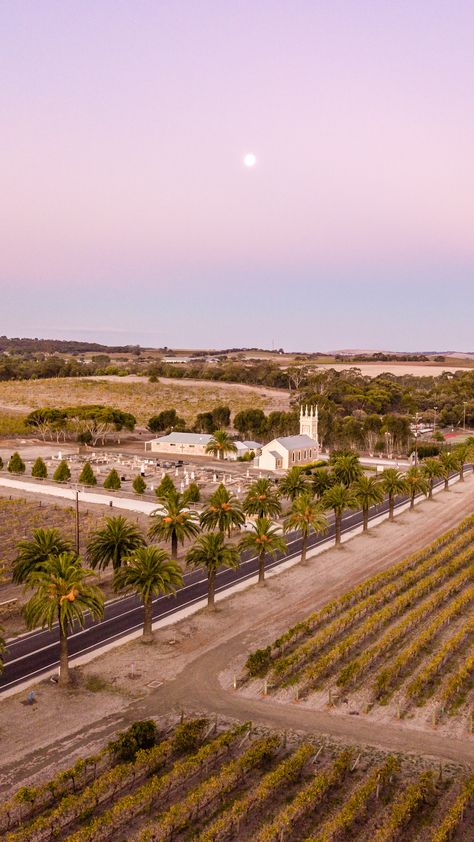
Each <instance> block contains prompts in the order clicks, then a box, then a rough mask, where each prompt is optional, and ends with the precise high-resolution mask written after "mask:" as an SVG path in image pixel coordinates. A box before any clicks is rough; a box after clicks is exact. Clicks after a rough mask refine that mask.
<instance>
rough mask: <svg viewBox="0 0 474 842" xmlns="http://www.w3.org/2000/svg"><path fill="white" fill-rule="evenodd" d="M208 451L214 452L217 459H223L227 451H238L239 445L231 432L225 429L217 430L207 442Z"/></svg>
mask: <svg viewBox="0 0 474 842" xmlns="http://www.w3.org/2000/svg"><path fill="white" fill-rule="evenodd" d="M206 453H212V455H213V456H215V457H216V458H217V459H223V458H224V456H225V455H226V454H227V453H237V447H236V445H235V444H234V442H233V441H232V439H231V437H230V436H229V433H227V432H226V431H225V430H216V431H215V433H213V434H212V438H211V439H210V440H209V442H208V443H207V444H206Z"/></svg>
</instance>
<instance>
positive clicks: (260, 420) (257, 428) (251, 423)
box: [234, 409, 267, 440]
mask: <svg viewBox="0 0 474 842" xmlns="http://www.w3.org/2000/svg"><path fill="white" fill-rule="evenodd" d="M234 427H235V429H236V430H237V431H238V432H239V433H240V435H241V436H255V437H256V438H257V440H258V439H259V438H261V437H262V436H264V435H265V434H266V431H267V419H266V416H265V413H264V412H263V410H262V409H243V410H242V411H241V412H238V413H237V414H236V415H235V417H234Z"/></svg>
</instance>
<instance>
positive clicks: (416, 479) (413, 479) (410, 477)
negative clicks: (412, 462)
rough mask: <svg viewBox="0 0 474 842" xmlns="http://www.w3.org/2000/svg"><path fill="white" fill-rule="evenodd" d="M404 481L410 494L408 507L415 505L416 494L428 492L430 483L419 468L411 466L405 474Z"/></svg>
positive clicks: (411, 507)
mask: <svg viewBox="0 0 474 842" xmlns="http://www.w3.org/2000/svg"><path fill="white" fill-rule="evenodd" d="M405 483H406V486H407V491H408V494H409V496H410V509H413V508H414V507H415V497H416V495H417V494H425V495H426V494H428V492H429V490H430V484H429V482H428V480H427V479H426V477H425V476H424V474H423V471H422V469H421V468H417V467H415V466H413V467H412V468H409V469H408V471H407V472H406V474H405Z"/></svg>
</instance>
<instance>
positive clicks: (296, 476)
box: [278, 465, 311, 500]
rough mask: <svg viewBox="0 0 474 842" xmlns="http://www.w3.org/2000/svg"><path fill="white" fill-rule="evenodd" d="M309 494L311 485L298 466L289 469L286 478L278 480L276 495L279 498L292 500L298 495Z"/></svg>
mask: <svg viewBox="0 0 474 842" xmlns="http://www.w3.org/2000/svg"><path fill="white" fill-rule="evenodd" d="M310 492H311V485H310V481H309V479H308V477H307V476H306V474H304V473H303V469H302V468H300V467H299V466H298V465H294V467H293V468H290V470H289V471H288V473H287V474H286V476H284V477H283V479H282V480H280V483H279V485H278V493H279V495H280V497H288V498H289V499H290V500H294V499H295V497H298V495H299V494H307V493H310Z"/></svg>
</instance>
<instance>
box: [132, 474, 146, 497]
mask: <svg viewBox="0 0 474 842" xmlns="http://www.w3.org/2000/svg"><path fill="white" fill-rule="evenodd" d="M132 486H133V490H134V492H135V494H143V492H144V491H145V488H146V482H145V480H144V479H143V477H142V476H141V474H138V476H136V477H135V479H134V480H133V483H132Z"/></svg>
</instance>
